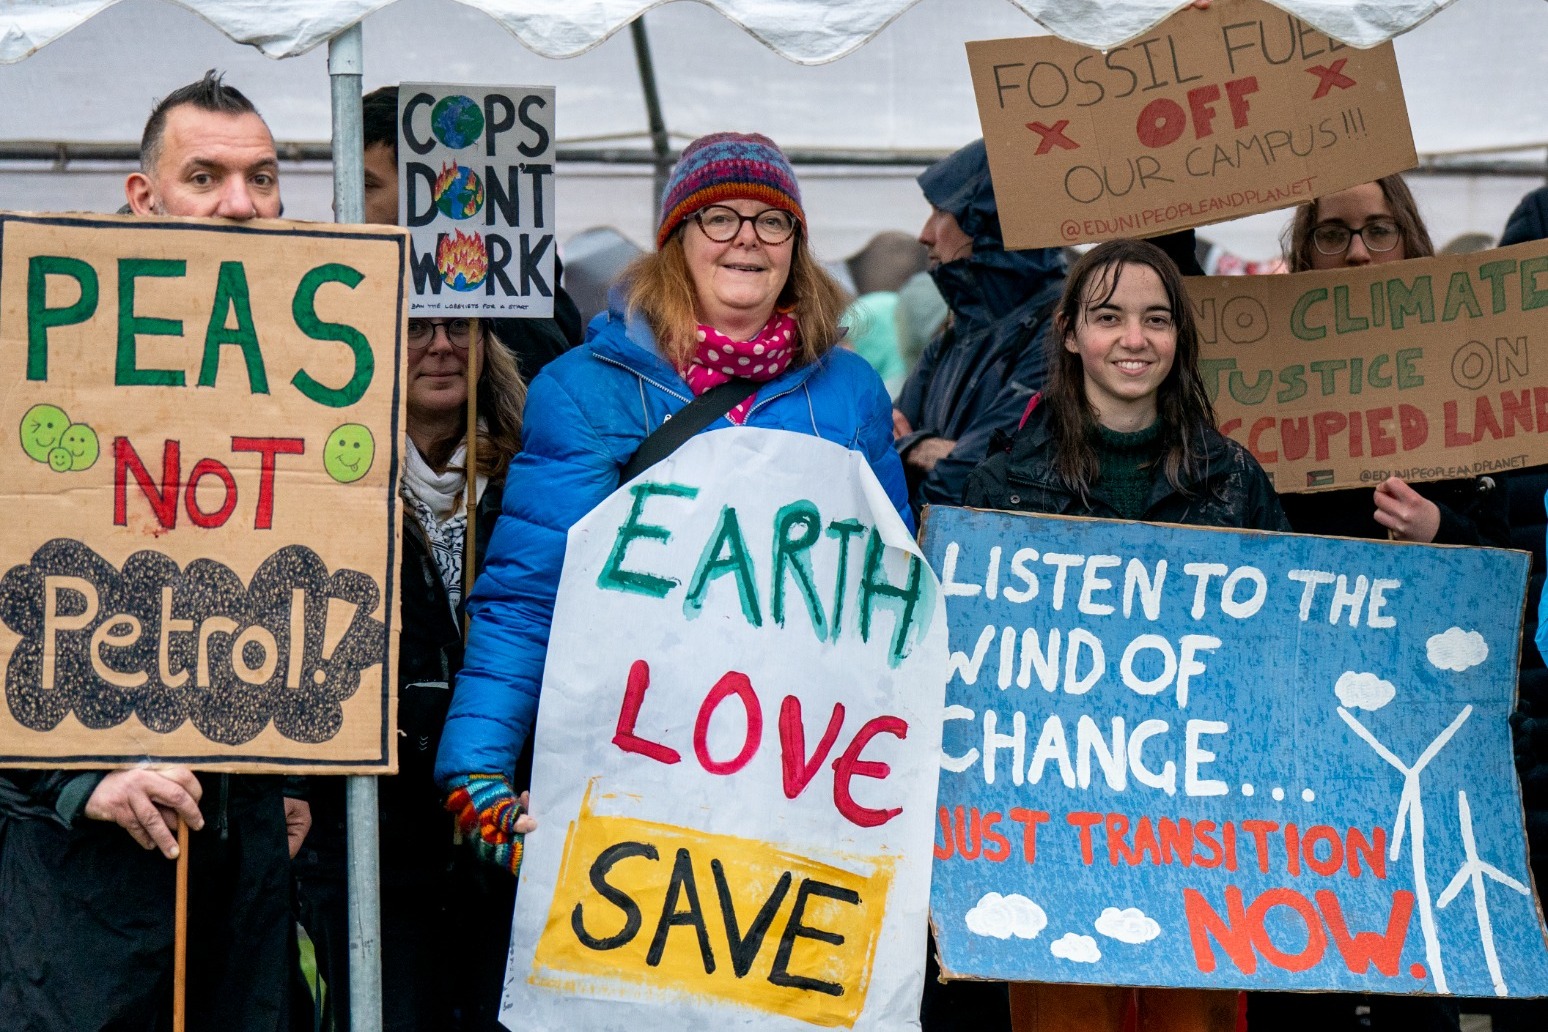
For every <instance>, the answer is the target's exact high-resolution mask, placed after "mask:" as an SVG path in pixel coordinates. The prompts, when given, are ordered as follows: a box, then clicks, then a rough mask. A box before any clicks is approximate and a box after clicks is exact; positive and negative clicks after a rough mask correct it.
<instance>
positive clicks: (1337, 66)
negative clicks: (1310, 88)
mask: <svg viewBox="0 0 1548 1032" xmlns="http://www.w3.org/2000/svg"><path fill="white" fill-rule="evenodd" d="M1348 61H1349V58H1347V57H1341V58H1339V59H1338V60H1337V61H1334V62H1333V65H1332V67H1327V68H1325V67H1323V66H1322V65H1312V66H1311V67H1310V68H1308V69H1306V72H1307V74H1308V75H1315V76H1316V77H1317V92H1316V93H1313V94H1312V100H1316V99H1318V98H1319V97H1325V96H1327V95H1328V91H1329V90H1331V89H1332V88H1333V87H1335V86H1337V87H1338V88H1339V89H1341V90H1347V89H1349V88H1350V87H1351V86H1353V85H1354V84H1355V81H1354V80H1353V79H1351V78H1350V77H1349V76H1347V75H1345V74H1344V65H1345V64H1346V63H1348Z"/></svg>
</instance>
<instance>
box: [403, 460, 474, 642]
mask: <svg viewBox="0 0 1548 1032" xmlns="http://www.w3.org/2000/svg"><path fill="white" fill-rule="evenodd" d="M404 454H405V456H406V457H407V461H406V462H405V463H404V466H403V491H402V493H403V500H404V502H405V504H406V505H407V507H408V510H409V512H410V513H412V514H413V516H414V519H415V521H416V522H417V523H418V524H419V526H420V527H421V528H422V529H423V530H424V532H425V537H426V538H428V539H429V541H430V554H431V558H433V559H434V560H435V567H436V570H437V571H438V572H439V573H440V575H441V582H442V583H443V584H445V585H446V596H447V600H448V601H449V602H450V603H451V611H452V617H453V618H454V619H455V618H456V615H457V606H458V604H459V603H460V602H461V601H462V550H463V541H464V539H465V538H466V537H467V526H468V512H467V509H466V507H464V506H463V504H462V498H463V475H462V473H460V472H458V468H459V467H461V466H462V465H463V464H464V463H465V462H466V461H467V456H468V447H467V443H466V442H463V443H462V444H459V445H457V450H456V451H455V452H453V453H452V457H451V460H450V461H449V462H447V464H446V467H447V468H446V471H445V472H444V473H437V472H436V471H435V470H433V469H431V468H430V464H429V463H428V462H426V461H425V457H424V456H423V455H421V454H420V453H419V447H418V445H416V444H414V442H413V441H412V440H411V441H409V446H408V447H407V448H406V449H404ZM488 485H489V478H488V477H486V476H479V477H478V478H477V479H476V486H477V498H478V499H479V500H482V499H483V497H484V488H485V487H487V486H488ZM475 504H476V502H475Z"/></svg>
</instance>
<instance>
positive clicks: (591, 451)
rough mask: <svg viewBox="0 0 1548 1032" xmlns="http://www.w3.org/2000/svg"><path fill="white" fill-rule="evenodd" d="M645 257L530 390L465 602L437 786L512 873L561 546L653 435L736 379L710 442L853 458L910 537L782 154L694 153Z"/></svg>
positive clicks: (737, 148)
mask: <svg viewBox="0 0 1548 1032" xmlns="http://www.w3.org/2000/svg"><path fill="white" fill-rule="evenodd" d="M656 248H657V249H656V251H655V252H654V253H652V254H647V255H643V256H641V257H640V258H639V259H637V260H636V261H635V263H634V264H633V265H631V266H630V267H629V268H628V269H627V270H626V271H625V273H624V275H623V277H622V279H621V282H620V284H619V286H618V287H616V288H615V289H614V295H613V300H612V308H611V310H610V311H608V312H606V313H603V314H602V315H599V316H598V317H597V318H596V319H594V320H593V321H592V324H591V327H590V329H589V338H588V340H587V341H586V343H584V344H582V345H581V346H580V347H578V348H576V349H574V350H572V351H570V352H568V353H566V354H565V355H563V356H562V357H560V358H557V359H555V360H554V361H553V362H551V363H550V364H549V365H547V366H545V367H544V369H543V371H542V373H540V374H539V375H538V376H537V377H536V378H534V380H533V381H532V388H531V394H530V397H529V399H528V404H527V413H526V421H525V424H524V428H523V435H524V438H525V446H524V448H523V450H522V452H521V453H520V454H519V455H517V456H516V461H515V462H514V463H513V464H512V466H511V470H510V474H509V477H508V481H507V485H506V489H505V502H504V511H503V513H502V514H501V516H500V520H499V524H498V525H497V526H496V527H495V534H494V540H493V541H492V542H491V543H490V550H489V561H488V564H487V566H486V567H485V570H484V573H483V576H482V577H480V579H479V582H478V587H477V589H476V590H475V592H474V597H473V604H472V607H471V608H472V613H473V622H472V626H471V628H470V630H469V634H468V651H467V663H466V665H465V666H464V668H463V670H462V673H461V674H460V675H459V676H458V678H457V689H456V693H455V696H454V697H453V700H452V711H451V715H450V717H448V719H447V721H446V732H445V735H444V737H443V738H442V740H441V752H440V756H439V758H438V760H437V762H436V775H437V777H438V778H439V779H440V781H441V784H442V786H443V787H444V788H445V789H446V790H447V792H448V794H449V799H448V802H447V805H448V807H449V808H452V809H453V810H454V811H456V812H457V813H458V815H459V816H458V820H459V823H460V825H461V826H462V827H463V828H464V829H465V831H466V832H467V834H468V835H469V837H470V839H471V840H472V842H473V845H474V848H475V849H476V850H479V851H480V852H481V853H482V854H483V855H484V856H485V857H487V858H488V859H489V860H491V861H492V862H494V863H496V864H499V865H500V866H503V867H505V868H507V869H508V870H510V871H512V872H514V871H515V870H516V869H517V867H518V866H519V865H520V863H521V846H520V835H521V833H522V832H523V830H524V827H525V825H524V823H519V822H528V821H530V820H531V818H530V817H527V816H525V815H524V814H522V812H521V807H520V806H519V805H518V800H517V798H516V796H515V791H514V786H513V785H512V784H511V783H510V778H511V776H512V771H513V768H514V767H515V764H516V759H517V755H518V754H519V753H520V752H521V750H522V747H523V745H524V744H525V743H526V742H527V740H528V738H529V736H530V734H531V731H532V725H533V719H534V717H535V716H536V713H537V702H538V690H539V687H540V686H541V684H542V680H543V663H544V653H545V651H546V650H547V647H548V635H549V625H550V623H551V622H552V620H553V612H554V597H555V594H556V593H557V591H558V587H559V574H560V569H561V568H562V566H563V565H564V552H565V537H566V534H567V532H568V531H569V529H570V527H571V526H572V525H573V524H575V523H576V522H577V521H578V520H579V519H580V518H581V517H582V516H584V515H586V513H588V512H589V511H591V509H593V508H594V507H595V506H596V505H597V504H598V503H600V502H601V501H602V500H603V499H605V498H607V496H608V495H610V494H611V493H612V492H613V491H614V490H616V489H617V488H618V487H619V485H620V483H621V480H622V477H621V474H622V470H623V468H624V466H625V464H626V463H628V461H629V460H630V458H631V457H632V456H633V455H634V453H635V452H636V451H637V450H638V449H639V447H640V444H641V442H643V441H644V440H645V438H646V437H647V436H649V435H650V434H651V433H652V432H653V431H655V430H656V429H657V428H658V427H659V426H661V425H662V423H664V422H665V421H666V420H667V419H668V418H670V417H671V416H672V415H674V414H675V413H677V412H679V411H680V410H682V409H683V408H684V406H686V405H688V404H689V403H690V402H691V401H692V400H693V399H694V398H695V397H697V396H699V395H701V394H703V393H705V392H706V391H708V390H710V389H712V388H714V387H716V386H718V385H720V384H723V383H727V382H730V381H732V380H733V378H740V379H742V380H745V381H750V383H749V385H748V386H747V388H746V390H747V394H746V396H745V397H744V398H742V399H741V400H740V401H739V402H738V403H737V404H736V405H735V406H734V407H732V408H731V409H730V411H729V412H728V413H727V415H725V416H722V417H720V418H719V419H717V420H716V421H715V422H713V423H711V424H710V425H709V427H708V428H707V429H708V430H715V429H717V428H725V427H730V426H733V425H736V426H751V427H763V428H769V429H776V430H789V431H794V432H796V433H802V434H811V435H813V436H815V437H821V438H824V439H826V440H829V441H833V442H835V443H837V444H841V445H843V446H845V447H847V448H850V449H851V450H854V451H857V452H860V453H861V454H862V455H864V457H865V458H866V460H867V462H868V463H869V465H870V467H871V469H872V470H873V471H874V472H875V474H876V476H877V478H878V480H880V482H881V484H882V486H883V488H884V489H885V490H886V492H887V495H888V498H889V499H890V500H891V502H892V503H893V505H894V506H895V507H896V509H897V511H898V513H899V515H900V516H902V518H903V520H904V522H905V523H906V524H908V525H909V526H910V527H912V526H913V521H912V519H911V518H910V514H909V508H908V501H907V496H906V493H905V489H904V484H903V467H902V464H901V463H900V461H899V460H898V457H897V454H896V452H894V451H893V448H892V402H891V399H890V398H889V397H888V396H887V391H886V388H885V387H883V385H882V382H881V380H880V378H878V377H877V375H876V373H875V372H873V371H872V370H871V367H870V366H869V365H867V364H866V362H865V360H864V359H862V358H861V357H860V356H859V355H857V354H855V353H854V352H853V351H849V350H847V349H844V348H838V347H835V345H836V344H837V343H838V341H839V336H840V331H839V326H838V322H839V317H840V316H841V315H842V313H843V311H844V304H845V298H844V296H843V291H842V289H841V288H840V287H839V285H838V284H837V283H835V282H834V281H833V279H832V278H831V277H830V276H828V274H827V273H825V272H823V271H822V268H821V266H819V265H818V264H817V260H816V258H815V256H814V255H813V253H812V250H811V245H810V243H809V241H808V235H807V225H806V213H805V211H804V210H803V209H802V207H801V193H800V187H799V185H798V184H797V182H796V178H795V172H794V170H792V169H791V167H790V163H789V161H788V160H787V159H786V158H785V155H784V154H783V153H782V152H781V151H780V149H779V147H778V146H776V145H775V144H774V142H773V141H772V140H770V139H768V138H767V137H765V136H760V135H757V134H743V133H716V134H714V135H711V136H705V137H702V138H700V139H698V140H695V141H694V142H693V143H691V144H689V145H688V147H687V148H686V149H685V150H684V151H683V153H682V156H681V158H679V160H678V163H677V166H676V168H675V169H674V170H673V172H672V176H671V179H670V180H669V181H668V183H667V188H666V191H665V194H664V196H663V198H662V205H661V222H660V228H659V229H658V230H657V234H656ZM563 830H564V829H562V828H556V829H554V833H555V834H563Z"/></svg>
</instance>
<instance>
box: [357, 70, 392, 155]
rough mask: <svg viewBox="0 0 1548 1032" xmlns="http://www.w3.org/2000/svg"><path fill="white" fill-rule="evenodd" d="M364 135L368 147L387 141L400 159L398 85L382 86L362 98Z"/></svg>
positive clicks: (361, 115) (361, 112) (361, 110)
mask: <svg viewBox="0 0 1548 1032" xmlns="http://www.w3.org/2000/svg"><path fill="white" fill-rule="evenodd" d="M360 117H361V122H362V125H361V129H362V135H363V136H364V137H365V146H366V147H367V148H370V147H375V146H376V145H377V144H381V143H385V144H386V145H387V146H389V147H391V148H392V160H394V161H397V160H398V87H396V86H380V87H378V88H376V89H374V90H372V91H371V92H370V93H367V94H366V95H365V96H364V97H362V98H360Z"/></svg>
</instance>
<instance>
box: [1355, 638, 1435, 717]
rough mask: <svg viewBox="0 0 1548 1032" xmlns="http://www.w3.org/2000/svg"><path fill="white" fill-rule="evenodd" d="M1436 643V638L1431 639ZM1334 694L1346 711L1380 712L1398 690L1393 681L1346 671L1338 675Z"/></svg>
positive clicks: (1373, 675)
mask: <svg viewBox="0 0 1548 1032" xmlns="http://www.w3.org/2000/svg"><path fill="white" fill-rule="evenodd" d="M1430 640H1431V641H1434V640H1435V639H1434V638H1431V639H1430ZM1333 693H1334V694H1335V695H1337V696H1338V701H1339V702H1341V703H1343V704H1344V707H1345V708H1346V709H1363V710H1372V711H1374V710H1379V709H1381V708H1382V707H1383V706H1385V705H1386V704H1387V703H1389V702H1391V701H1392V697H1393V696H1394V695H1396V694H1397V689H1396V688H1394V687H1393V686H1392V682H1391V681H1383V680H1382V679H1381V678H1379V677H1377V676H1376V675H1375V674H1360V673H1356V672H1355V671H1353V670H1346V671H1345V672H1344V673H1342V674H1339V675H1338V683H1337V684H1335V685H1334V686H1333Z"/></svg>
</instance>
